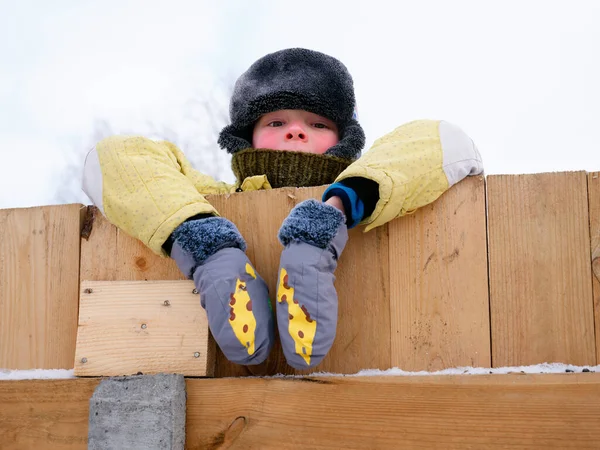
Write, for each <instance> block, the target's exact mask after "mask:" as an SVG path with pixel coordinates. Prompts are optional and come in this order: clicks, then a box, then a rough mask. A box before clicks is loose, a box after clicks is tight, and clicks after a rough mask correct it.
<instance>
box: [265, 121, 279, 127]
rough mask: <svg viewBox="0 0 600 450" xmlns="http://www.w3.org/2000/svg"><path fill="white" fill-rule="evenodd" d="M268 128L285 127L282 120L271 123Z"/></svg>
mask: <svg viewBox="0 0 600 450" xmlns="http://www.w3.org/2000/svg"><path fill="white" fill-rule="evenodd" d="M267 126H268V127H282V126H283V122H282V121H281V120H274V121H272V122H269V123H268V124H267Z"/></svg>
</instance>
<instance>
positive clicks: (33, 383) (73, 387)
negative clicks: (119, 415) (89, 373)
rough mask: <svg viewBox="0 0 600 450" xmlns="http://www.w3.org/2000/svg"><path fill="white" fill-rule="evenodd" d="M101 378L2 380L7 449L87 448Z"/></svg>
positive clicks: (2, 439)
mask: <svg viewBox="0 0 600 450" xmlns="http://www.w3.org/2000/svg"><path fill="white" fill-rule="evenodd" d="M99 382H100V380H98V379H71V380H23V381H0V405H2V407H0V443H1V444H0V447H1V448H2V449H3V450H37V449H45V450H46V449H47V450H79V449H81V450H84V449H87V437H88V421H89V418H88V415H89V401H90V398H91V396H92V394H93V393H94V389H95V388H96V386H97V385H98V383H99Z"/></svg>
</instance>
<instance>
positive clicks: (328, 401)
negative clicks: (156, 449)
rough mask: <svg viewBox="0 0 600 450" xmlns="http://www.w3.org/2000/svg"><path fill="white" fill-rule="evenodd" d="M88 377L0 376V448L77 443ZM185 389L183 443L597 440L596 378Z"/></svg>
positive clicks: (198, 384) (81, 444)
mask: <svg viewBox="0 0 600 450" xmlns="http://www.w3.org/2000/svg"><path fill="white" fill-rule="evenodd" d="M98 382H99V380H98V379H81V378H80V379H72V380H26V381H0V405H2V408H0V442H2V448H3V449H6V450H13V449H14V450H16V449H19V450H27V449H38V448H43V449H48V450H54V449H60V450H67V449H68V450H75V449H84V448H86V444H87V433H88V414H89V399H90V397H91V396H92V394H93V391H94V389H95V388H96V386H97V384H98ZM186 383H187V419H186V420H187V423H186V447H187V448H232V449H235V448H264V449H269V448H276V449H286V448H322V449H329V448H331V449H338V448H348V449H352V448H382V449H383V448H390V449H396V448H414V447H419V448H448V449H450V448H507V447H511V448H528V449H530V448H540V449H542V448H544V449H545V448H598V442H600V374H598V373H572V374H545V375H521V374H514V375H456V376H415V377H391V376H382V377H321V378H318V377H317V378H238V379H187V380H186ZM299 414H301V417H298V415H299ZM299 423H300V424H301V427H302V432H299V429H298V424H299Z"/></svg>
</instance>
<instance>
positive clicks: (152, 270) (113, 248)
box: [81, 207, 185, 281]
mask: <svg viewBox="0 0 600 450" xmlns="http://www.w3.org/2000/svg"><path fill="white" fill-rule="evenodd" d="M87 221H88V222H89V223H90V225H89V233H88V234H89V237H88V238H86V237H83V238H82V241H81V279H82V280H89V281H117V280H119V281H136V280H137V281H150V280H184V279H185V277H184V276H183V274H182V273H181V272H180V271H179V269H178V268H177V265H176V264H175V261H173V260H172V259H170V258H162V257H160V256H157V255H155V254H154V253H153V252H152V251H151V250H150V249H148V248H147V247H146V246H145V245H144V244H142V243H141V242H140V241H139V240H137V239H135V238H133V237H131V236H129V235H128V234H127V233H125V232H123V231H121V230H119V229H118V228H117V227H115V226H114V225H112V224H111V223H110V222H109V221H108V220H107V219H106V217H104V216H103V215H102V214H101V213H100V211H99V210H98V209H97V208H96V207H89V212H88V216H87Z"/></svg>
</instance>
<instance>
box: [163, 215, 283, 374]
mask: <svg viewBox="0 0 600 450" xmlns="http://www.w3.org/2000/svg"><path fill="white" fill-rule="evenodd" d="M245 250H246V242H245V241H244V238H243V237H242V236H241V234H240V233H239V231H238V229H237V228H236V226H235V225H234V224H233V223H232V222H230V221H229V220H227V219H225V218H223V217H208V218H202V219H198V220H191V221H187V222H184V223H183V224H181V225H180V226H179V227H177V229H176V230H175V231H174V232H173V235H172V248H171V257H172V258H173V259H174V260H175V262H176V263H177V265H178V267H179V269H180V270H181V271H182V272H183V273H184V274H185V275H186V276H187V277H188V278H192V279H193V280H194V284H195V286H196V290H197V291H198V292H199V293H200V301H201V304H202V307H204V309H206V314H207V316H208V324H209V327H210V330H211V332H212V335H213V337H214V338H215V341H216V342H217V344H218V345H219V347H220V348H221V350H222V351H223V354H224V355H225V357H226V358H227V359H229V360H230V361H231V362H234V363H237V364H243V365H254V364H260V363H262V362H263V361H264V360H266V359H267V357H268V355H269V352H270V351H271V348H272V346H273V341H274V318H273V312H272V310H271V304H270V302H269V293H268V290H267V286H266V284H265V282H264V280H263V279H262V278H261V277H260V276H259V275H258V274H257V273H256V271H255V270H254V268H253V266H252V264H251V263H250V260H249V259H248V257H247V256H246V254H245Z"/></svg>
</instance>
